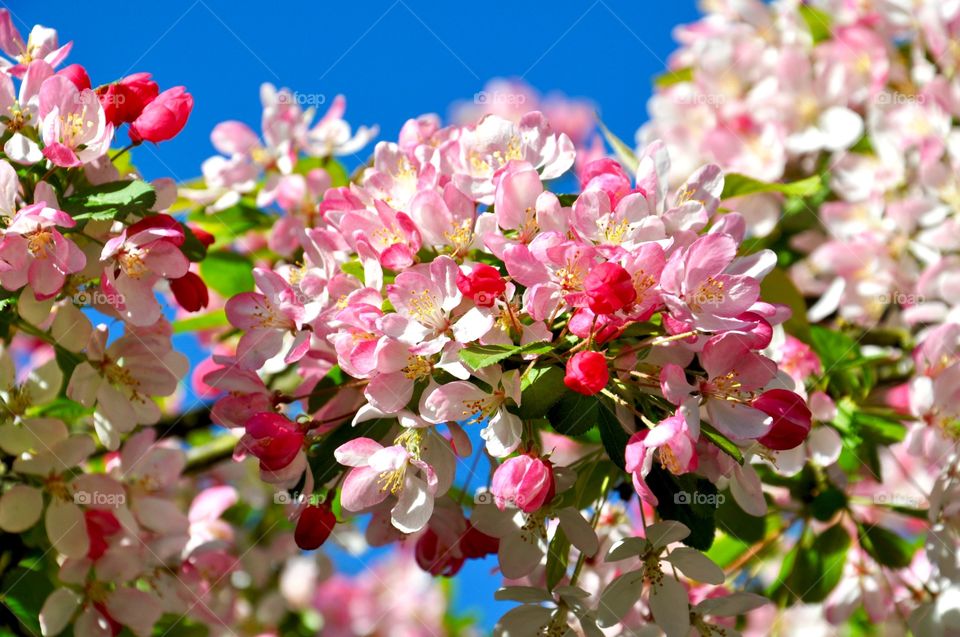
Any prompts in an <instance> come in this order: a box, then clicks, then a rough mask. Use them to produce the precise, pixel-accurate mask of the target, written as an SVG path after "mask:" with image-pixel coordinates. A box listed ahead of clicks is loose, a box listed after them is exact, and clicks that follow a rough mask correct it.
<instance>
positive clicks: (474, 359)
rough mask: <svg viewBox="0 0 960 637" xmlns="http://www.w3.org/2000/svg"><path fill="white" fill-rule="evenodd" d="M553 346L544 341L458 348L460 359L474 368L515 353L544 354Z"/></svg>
mask: <svg viewBox="0 0 960 637" xmlns="http://www.w3.org/2000/svg"><path fill="white" fill-rule="evenodd" d="M552 349H553V346H552V345H550V344H549V343H547V342H544V341H537V342H536V343H527V344H526V345H480V344H479V343H475V344H473V345H469V346H467V347H465V348H463V349H462V350H460V360H462V361H463V362H464V363H466V364H467V366H469V367H470V368H472V369H474V370H480V369H483V368H484V367H489V366H490V365H495V364H496V363H499V362H500V361H502V360H504V359H505V358H510V357H511V356H513V355H515V354H544V353H546V352H549V351H551V350H552Z"/></svg>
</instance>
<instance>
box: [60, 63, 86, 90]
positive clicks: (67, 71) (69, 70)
mask: <svg viewBox="0 0 960 637" xmlns="http://www.w3.org/2000/svg"><path fill="white" fill-rule="evenodd" d="M57 75H62V76H64V77H65V78H67V79H68V80H70V81H71V82H73V85H74V86H76V87H77V90H78V91H83V90H85V89H88V88H90V76H89V75H87V69H85V68H83V67H82V66H80V65H79V64H71V65H70V66H65V67H63V68H62V69H60V70H59V71H57Z"/></svg>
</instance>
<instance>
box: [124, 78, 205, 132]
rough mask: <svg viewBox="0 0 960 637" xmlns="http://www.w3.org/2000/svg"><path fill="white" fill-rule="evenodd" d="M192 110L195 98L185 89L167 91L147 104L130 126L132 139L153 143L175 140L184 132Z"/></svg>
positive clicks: (179, 87) (178, 88)
mask: <svg viewBox="0 0 960 637" xmlns="http://www.w3.org/2000/svg"><path fill="white" fill-rule="evenodd" d="M191 110H193V96H192V95H190V93H187V90H186V89H185V88H184V87H182V86H175V87H174V88H171V89H167V90H166V91H164V92H163V93H160V95H158V96H157V97H156V99H154V100H153V101H152V102H150V103H149V104H147V105H146V106H145V107H144V109H143V112H141V113H140V115H138V116H137V119H136V120H134V121H133V123H132V124H130V139H132V140H133V141H134V142H141V141H148V142H153V143H158V142H162V141H166V140H168V139H173V138H174V137H176V136H177V134H178V133H179V132H180V131H181V130H183V127H184V126H185V125H186V123H187V118H188V117H190V111H191Z"/></svg>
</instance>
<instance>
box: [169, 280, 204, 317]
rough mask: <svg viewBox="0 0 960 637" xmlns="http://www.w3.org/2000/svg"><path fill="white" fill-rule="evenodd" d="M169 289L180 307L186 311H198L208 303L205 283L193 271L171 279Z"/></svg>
mask: <svg viewBox="0 0 960 637" xmlns="http://www.w3.org/2000/svg"><path fill="white" fill-rule="evenodd" d="M170 290H171V291H172V292H173V297H174V298H175V299H177V303H178V304H180V307H182V308H183V309H185V310H186V311H188V312H199V311H200V310H201V309H203V308H205V307H207V304H208V303H210V293H209V292H208V291H207V285H206V284H205V283H204V282H203V279H201V278H200V277H199V276H197V275H196V274H194V273H193V272H187V273H186V274H185V275H183V276H182V277H180V278H179V279H171V280H170Z"/></svg>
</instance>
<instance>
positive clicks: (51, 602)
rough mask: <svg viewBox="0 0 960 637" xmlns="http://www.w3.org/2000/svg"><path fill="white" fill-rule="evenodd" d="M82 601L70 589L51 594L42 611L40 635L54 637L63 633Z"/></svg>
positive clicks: (58, 590) (61, 589) (59, 589)
mask: <svg viewBox="0 0 960 637" xmlns="http://www.w3.org/2000/svg"><path fill="white" fill-rule="evenodd" d="M81 601H82V599H81V597H80V596H79V595H78V594H77V593H75V592H74V591H73V589H70V588H58V589H57V590H55V591H53V592H52V593H50V595H49V596H48V597H47V599H46V600H45V601H44V602H43V608H41V609H40V633H41V634H42V635H43V637H54V635H59V634H60V633H61V632H63V629H64V628H66V627H67V624H69V623H70V620H71V619H72V618H73V614H74V613H75V612H76V611H77V608H79V606H80V602H81Z"/></svg>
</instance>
